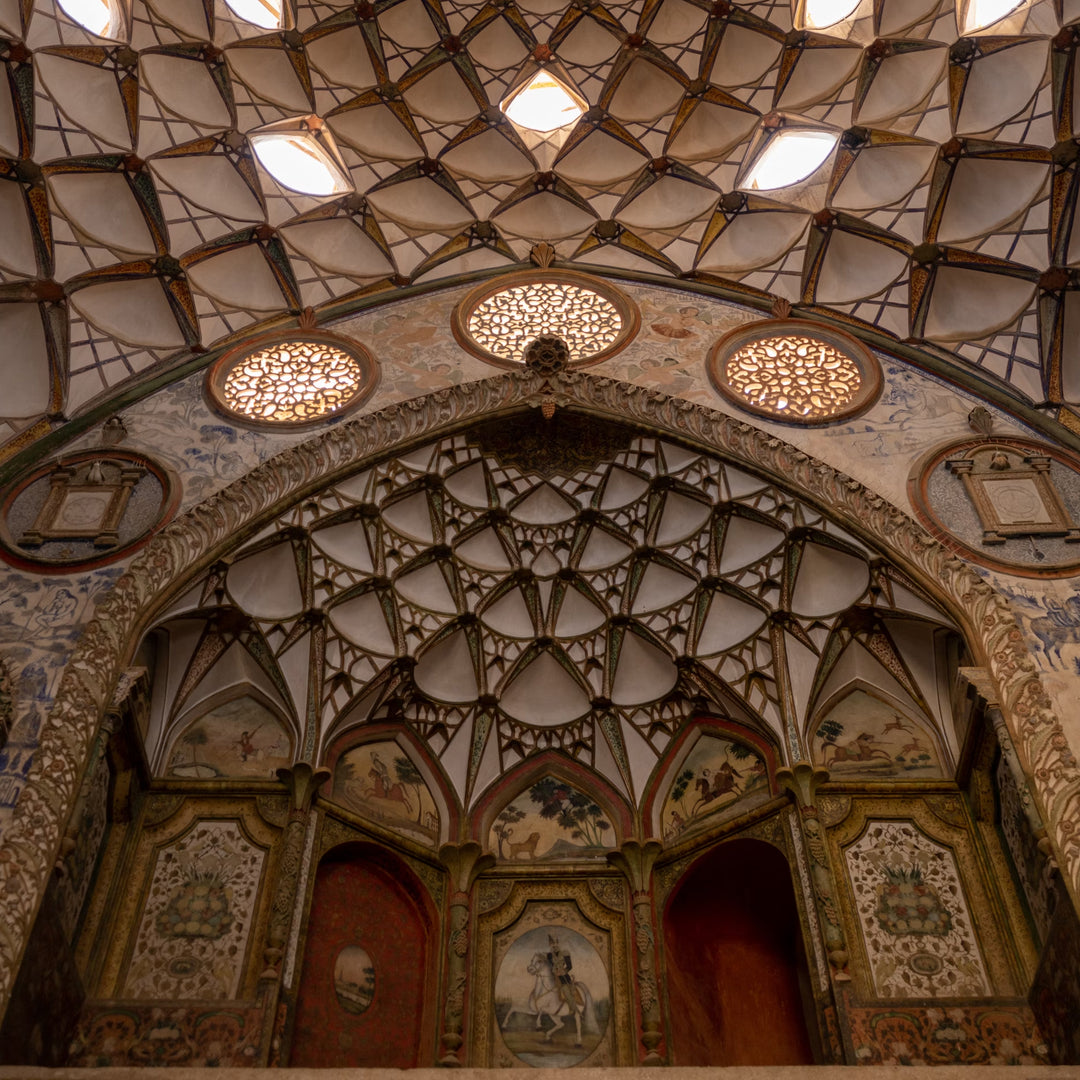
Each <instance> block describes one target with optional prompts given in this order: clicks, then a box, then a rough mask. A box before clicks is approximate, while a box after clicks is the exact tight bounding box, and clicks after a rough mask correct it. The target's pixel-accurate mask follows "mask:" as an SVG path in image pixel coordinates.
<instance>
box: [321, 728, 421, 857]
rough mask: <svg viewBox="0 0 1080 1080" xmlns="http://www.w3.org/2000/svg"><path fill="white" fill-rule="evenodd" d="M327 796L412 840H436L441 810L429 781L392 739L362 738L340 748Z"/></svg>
mask: <svg viewBox="0 0 1080 1080" xmlns="http://www.w3.org/2000/svg"><path fill="white" fill-rule="evenodd" d="M331 797H332V798H333V799H334V801H335V802H338V803H340V804H341V805H342V806H344V807H345V808H346V809H348V810H352V811H354V812H355V813H357V814H360V815H361V816H362V817H366V818H371V819H373V820H375V821H378V822H381V823H382V824H384V825H386V826H387V827H388V828H391V829H393V830H395V831H396V832H400V833H402V834H404V835H406V836H410V837H412V838H413V839H414V840H420V841H421V842H422V843H425V844H434V843H435V842H436V841H437V840H438V838H439V811H438V809H437V808H436V806H435V800H434V799H433V798H432V797H431V791H430V789H429V788H428V786H427V782H426V781H425V780H424V777H423V774H422V773H421V772H420V770H419V769H418V768H417V767H416V764H415V763H414V762H413V760H412V758H410V757H409V755H408V754H407V753H406V752H405V750H404V749H403V748H402V747H401V746H399V745H398V744H397V743H396V742H393V741H390V740H387V741H385V742H375V743H365V744H364V745H363V746H357V747H354V748H353V749H351V750H348V751H346V752H345V753H344V754H342V756H341V757H340V759H339V760H338V763H337V766H336V767H335V769H334V783H333V788H332V796H331Z"/></svg>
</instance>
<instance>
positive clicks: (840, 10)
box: [803, 0, 860, 30]
mask: <svg viewBox="0 0 1080 1080" xmlns="http://www.w3.org/2000/svg"><path fill="white" fill-rule="evenodd" d="M859 2H860V0H806V7H805V8H804V9H803V23H804V26H805V28H806V29H807V30H825V29H827V28H828V27H830V26H835V25H836V24H837V23H841V22H843V21H844V20H845V19H846V18H848V17H849V16H850V15H851V14H852V13H853V12H854V11H855V9H856V8H857V7H858V6H859Z"/></svg>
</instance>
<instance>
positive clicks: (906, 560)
mask: <svg viewBox="0 0 1080 1080" xmlns="http://www.w3.org/2000/svg"><path fill="white" fill-rule="evenodd" d="M542 387H544V388H545V390H546V391H549V392H546V393H545V394H544V400H545V401H556V402H558V403H559V405H560V407H563V408H568V409H573V410H577V411H581V412H584V413H586V414H593V415H598V416H604V417H610V418H612V419H614V420H617V421H619V422H621V423H623V424H630V425H636V426H639V427H643V428H646V429H648V430H651V431H654V432H659V433H662V435H663V437H664V438H668V439H672V440H674V441H676V442H684V443H685V442H689V443H691V444H694V445H696V446H700V447H705V448H708V450H709V451H710V452H711V453H713V454H715V455H718V456H720V457H722V458H725V459H728V460H731V461H732V462H733V463H734V464H736V465H737V466H738V467H740V468H742V469H746V470H749V471H751V472H754V473H757V474H758V475H760V476H763V477H766V478H767V479H768V480H769V481H770V482H774V483H777V484H779V485H781V486H783V487H785V488H787V489H789V490H793V491H796V492H798V494H799V496H800V498H804V499H806V500H807V501H808V502H809V503H811V504H813V505H815V506H817V507H819V508H821V510H822V512H826V513H828V514H829V515H830V516H831V517H832V518H833V519H834V520H836V521H838V522H839V523H841V524H842V525H843V526H844V527H845V528H846V529H848V530H849V531H850V532H851V533H852V534H853V535H855V536H857V537H859V538H860V539H861V540H863V541H864V542H867V543H868V544H869V545H870V546H871V547H873V548H875V549H877V550H878V551H881V552H882V553H884V554H887V555H888V557H889V558H890V559H891V560H893V561H894V562H896V563H897V564H898V565H899V566H901V567H902V568H903V569H904V571H905V572H906V573H908V574H909V575H911V577H912V578H913V579H914V580H915V581H916V582H917V583H918V584H919V585H920V586H921V587H922V588H924V589H926V590H927V592H928V593H929V594H930V595H932V596H934V597H937V598H939V600H940V601H941V604H942V606H943V607H944V608H945V610H946V611H947V612H948V614H949V615H950V617H951V618H953V619H954V620H955V622H956V624H957V625H958V626H959V627H961V628H962V630H963V632H964V635H965V637H966V639H967V641H968V644H969V645H970V647H971V649H972V651H973V653H974V657H975V662H976V663H977V664H979V665H985V667H986V669H987V671H988V673H989V677H990V681H991V683H992V685H993V688H994V691H995V692H996V695H997V697H998V700H999V701H1000V703H1001V706H1002V711H1003V714H1004V715H1005V718H1006V722H1007V724H1008V726H1009V730H1010V734H1011V735H1012V737H1013V740H1014V742H1015V744H1016V746H1017V749H1018V752H1019V755H1020V757H1021V760H1022V762H1023V764H1024V767H1025V771H1026V772H1028V773H1029V774H1030V775H1032V776H1033V777H1034V787H1035V793H1036V797H1037V799H1038V800H1039V801H1040V802H1041V804H1042V806H1041V809H1042V810H1043V813H1044V817H1045V820H1046V821H1047V822H1048V826H1049V832H1050V835H1051V837H1052V841H1053V843H1054V845H1055V846H1056V852H1055V855H1056V857H1057V859H1058V861H1059V864H1060V865H1061V866H1062V868H1063V871H1064V877H1065V878H1066V880H1067V881H1068V883H1069V887H1070V888H1071V890H1072V892H1073V896H1074V898H1075V897H1076V896H1077V895H1078V894H1080V830H1073V829H1071V828H1069V823H1070V820H1072V819H1075V815H1076V814H1077V813H1080V767H1078V765H1077V763H1076V761H1075V759H1074V758H1073V756H1072V754H1071V752H1070V751H1069V747H1068V741H1067V739H1066V738H1065V735H1064V732H1063V730H1062V727H1061V723H1060V721H1059V719H1058V717H1057V716H1056V715H1055V713H1054V711H1053V708H1052V706H1051V702H1050V699H1049V696H1048V695H1047V693H1046V691H1045V689H1044V688H1043V685H1042V683H1041V681H1040V678H1039V676H1038V674H1037V668H1036V665H1035V663H1034V661H1033V660H1032V658H1031V656H1030V654H1029V652H1028V650H1027V648H1026V646H1025V645H1024V642H1023V638H1022V635H1021V633H1020V630H1019V629H1018V627H1017V625H1016V622H1015V619H1014V618H1013V615H1012V612H1011V609H1010V607H1009V603H1008V601H1007V600H1006V599H1005V598H1004V597H1003V596H1001V595H1000V594H998V593H997V592H995V590H994V589H993V587H992V586H991V585H990V584H988V583H987V582H985V581H984V580H982V578H981V577H980V576H979V575H978V574H976V573H975V571H974V570H972V569H971V568H970V567H969V566H968V565H967V564H966V563H964V562H963V561H962V560H960V559H958V558H957V557H956V556H955V555H953V554H952V553H951V552H950V551H949V550H947V549H946V548H945V547H944V546H943V545H942V544H940V543H939V542H938V541H936V540H935V539H934V538H933V537H932V536H930V534H929V533H927V532H926V531H925V530H924V529H923V528H922V527H921V526H919V525H918V524H916V523H915V522H914V521H913V520H912V519H911V518H910V517H909V516H908V515H907V514H905V513H904V512H903V511H901V510H899V509H898V508H897V507H895V506H893V505H892V504H891V503H889V502H888V501H887V500H886V499H884V498H882V497H881V496H879V495H876V494H874V493H873V492H871V491H869V490H868V489H867V488H865V487H863V485H862V484H860V483H858V482H857V481H855V480H853V479H851V478H850V477H848V476H846V475H844V474H842V473H840V472H838V471H837V470H835V469H833V468H831V467H830V466H828V465H826V464H824V463H822V462H820V461H818V460H816V459H814V458H812V457H811V456H810V455H808V454H806V453H804V452H803V451H801V450H798V449H796V448H794V447H792V446H791V445H790V444H788V443H786V442H785V441H784V440H782V439H780V438H778V437H776V436H775V435H773V434H771V433H769V432H766V431H763V430H761V429H758V428H755V427H754V426H753V425H751V424H749V423H747V422H746V421H745V420H743V419H742V418H734V417H731V416H728V415H726V414H724V413H720V412H716V411H714V410H710V409H708V408H705V407H704V406H701V405H696V404H693V403H691V402H688V401H685V400H681V399H677V398H672V397H667V396H665V395H663V394H660V393H657V392H655V391H646V390H643V389H641V388H640V387H634V386H630V385H628V384H625V383H620V382H617V381H615V380H612V379H608V378H604V377H601V376H595V375H589V374H587V373H585V372H581V371H570V372H566V373H563V374H561V375H558V376H554V377H552V378H550V379H549V380H548V382H547V383H546V384H545V383H544V382H543V380H542V379H541V378H540V377H539V376H537V375H535V374H533V373H532V372H530V371H528V370H525V371H513V372H507V373H505V374H500V375H495V376H492V377H491V378H488V379H484V380H481V381H478V382H475V383H469V384H466V385H463V386H455V387H451V388H448V389H442V390H438V391H436V392H434V393H432V394H429V395H427V396H426V397H422V398H416V399H412V400H409V401H407V402H405V403H403V404H395V405H391V406H388V407H387V408H384V409H382V410H380V411H378V412H374V413H371V414H367V415H362V416H360V417H358V418H357V419H354V420H351V421H347V422H343V423H340V424H337V425H334V426H333V427H330V428H328V429H327V430H326V431H324V432H323V433H321V434H320V435H318V436H316V437H315V438H313V439H310V440H308V441H307V442H304V443H301V444H299V445H297V446H295V447H291V448H290V449H288V450H285V451H283V452H282V453H281V454H279V455H277V456H276V457H274V458H272V459H270V460H268V461H266V462H265V463H263V464H262V465H260V466H258V467H257V468H255V469H253V470H252V471H251V472H250V473H249V474H247V476H245V477H243V478H241V479H240V480H238V481H236V482H234V483H233V484H230V485H229V487H227V488H225V489H223V490H221V491H219V492H217V493H216V494H214V495H212V496H211V497H209V498H208V499H207V500H206V501H205V502H203V503H201V504H200V505H199V506H196V507H195V508H193V509H192V510H191V511H189V512H188V513H186V514H184V515H183V516H181V517H179V518H177V519H176V520H174V521H173V522H172V523H170V524H169V525H168V526H167V527H166V528H164V529H162V530H161V532H159V533H158V534H157V535H156V536H155V537H154V538H153V540H152V541H151V542H150V543H149V544H148V545H147V546H146V547H145V548H144V549H143V550H142V551H141V552H140V553H139V555H138V556H137V557H136V558H135V559H134V560H133V562H132V564H131V566H130V567H129V569H128V571H127V572H126V573H125V574H124V576H123V577H122V578H121V579H120V580H119V581H118V582H117V584H116V586H115V587H114V588H113V590H112V591H111V592H110V593H109V594H108V596H106V598H105V599H104V600H103V601H102V602H101V604H100V605H99V607H98V609H97V613H96V615H95V617H94V619H93V620H92V621H91V623H90V624H89V625H88V626H87V628H86V630H85V631H84V632H83V634H82V636H81V637H80V639H79V641H78V643H77V644H76V646H75V648H74V650H73V652H72V654H71V657H70V659H69V661H68V664H67V666H66V668H65V671H64V675H63V677H62V679H61V682H60V686H59V688H58V690H57V695H56V698H55V701H54V704H53V707H52V709H51V711H50V712H49V714H48V715H47V717H46V718H45V720H44V722H43V724H42V728H41V733H40V741H39V744H38V748H37V751H36V754H35V757H34V760H33V764H32V766H31V769H30V773H29V776H28V777H27V781H26V784H25V786H24V787H23V789H22V792H21V794H20V798H19V803H18V805H17V806H16V808H15V810H14V812H13V814H12V817H11V820H10V823H9V824H8V825H7V827H6V828H5V830H4V833H3V835H2V837H0V1008H6V1005H7V1001H8V998H9V996H10V993H11V988H12V983H13V980H14V975H15V972H16V971H18V969H19V965H20V962H21V958H22V954H23V952H24V949H25V946H26V942H27V939H28V936H29V930H30V927H31V925H32V923H33V919H34V917H35V916H36V913H37V910H38V907H39V906H40V903H41V899H42V897H43V895H44V890H45V885H46V883H47V880H48V875H49V873H50V872H51V868H52V866H53V864H54V862H55V860H56V856H57V852H58V850H59V847H60V841H61V837H62V833H63V828H64V826H65V824H66V822H67V819H68V816H69V815H70V813H71V809H72V806H73V804H74V800H75V795H76V793H77V791H78V789H79V785H80V784H81V782H82V777H83V772H84V770H85V768H86V764H87V760H88V754H89V748H90V744H91V740H92V739H93V737H94V734H95V733H96V731H97V727H98V724H99V723H100V720H101V717H102V714H103V711H104V709H105V707H106V706H107V705H108V704H109V703H110V701H111V697H112V695H113V693H114V692H115V689H116V687H117V684H118V680H119V678H120V675H121V672H122V671H123V669H124V667H125V665H126V664H127V663H128V662H129V660H130V658H131V656H132V655H133V653H134V651H135V649H136V648H137V646H138V643H139V640H140V638H141V636H142V634H143V632H144V631H145V629H146V628H147V627H148V626H150V625H152V623H153V621H154V619H155V617H156V616H157V615H158V613H159V612H161V611H162V610H164V608H165V606H166V605H167V604H168V603H169V601H170V600H172V599H174V598H176V597H177V596H178V595H179V594H180V593H181V591H182V589H183V587H184V585H185V584H186V583H187V582H189V581H190V580H191V579H192V577H193V576H194V575H196V574H198V573H200V572H202V571H204V570H205V569H207V568H208V567H209V566H210V565H211V564H212V563H213V562H214V560H215V559H218V558H220V557H221V556H222V555H223V554H224V553H225V552H226V551H227V550H228V548H230V547H231V546H234V545H235V544H236V543H237V541H238V540H241V541H242V540H244V539H247V538H249V537H252V536H254V535H255V533H256V532H257V531H258V530H259V529H260V528H262V527H263V526H264V525H265V524H266V523H267V522H268V521H269V520H270V518H271V516H272V515H273V514H274V513H275V512H277V511H278V510H279V509H280V508H281V507H282V506H283V505H286V504H288V503H291V502H295V501H296V500H298V499H301V498H303V497H304V496H305V495H306V494H308V493H309V492H312V491H315V490H317V488H318V487H320V486H323V485H326V484H329V483H333V482H335V481H336V480H338V479H340V478H342V477H344V476H345V475H346V474H347V473H350V472H353V471H355V470H356V468H357V467H358V466H359V465H360V464H362V463H363V462H364V461H366V460H368V459H371V458H374V457H377V456H383V455H385V454H387V453H389V452H390V451H391V450H396V449H400V450H405V449H407V448H408V447H410V446H411V445H414V444H416V443H417V442H418V441H420V440H423V439H430V438H431V437H433V436H435V435H437V434H445V433H449V432H452V431H455V430H458V429H460V428H462V427H464V426H465V425H467V424H469V423H471V422H473V421H475V420H478V419H480V418H483V417H490V416H493V415H499V414H505V413H506V412H508V411H511V410H514V409H526V408H530V407H535V406H538V405H539V404H540V399H541V389H542ZM550 392H554V397H552V396H551V394H550ZM9 882H11V883H12V885H11V887H10V888H6V887H5V886H6V885H7V884H8V883H9Z"/></svg>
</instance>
